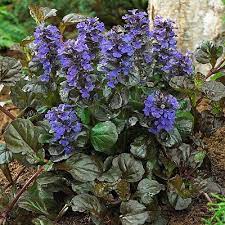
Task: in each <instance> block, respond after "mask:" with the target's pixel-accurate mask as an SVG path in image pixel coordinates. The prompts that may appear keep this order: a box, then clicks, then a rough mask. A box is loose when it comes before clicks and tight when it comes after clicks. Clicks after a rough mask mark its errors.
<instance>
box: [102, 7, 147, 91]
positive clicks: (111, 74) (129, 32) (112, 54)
mask: <svg viewBox="0 0 225 225" xmlns="http://www.w3.org/2000/svg"><path fill="white" fill-rule="evenodd" d="M123 19H124V20H125V25H124V27H120V26H118V27H114V28H113V29H111V30H110V31H109V32H107V34H106V38H105V39H103V42H102V44H101V52H102V61H101V66H102V70H103V71H104V72H105V73H106V80H107V84H108V86H109V87H110V88H114V87H115V85H116V84H118V83H120V82H121V81H122V80H124V79H126V77H127V76H128V75H129V73H131V72H132V70H133V69H134V66H135V59H136V58H137V57H135V55H136V54H137V52H139V53H140V52H144V50H143V49H142V47H143V46H145V45H146V42H147V37H149V35H150V31H149V24H148V17H147V13H145V12H139V11H137V10H130V11H129V14H127V15H125V16H124V17H123ZM140 58H141V57H139V59H140Z"/></svg>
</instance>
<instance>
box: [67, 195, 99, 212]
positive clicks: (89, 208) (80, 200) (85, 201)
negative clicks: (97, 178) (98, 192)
mask: <svg viewBox="0 0 225 225" xmlns="http://www.w3.org/2000/svg"><path fill="white" fill-rule="evenodd" d="M71 206H72V210H73V211H74V212H89V213H91V214H92V215H99V214H100V213H101V212H102V210H103V208H102V205H101V204H100V202H99V201H98V199H97V198H96V197H95V196H93V195H89V194H80V195H77V196H75V197H74V198H73V199H72V200H71Z"/></svg>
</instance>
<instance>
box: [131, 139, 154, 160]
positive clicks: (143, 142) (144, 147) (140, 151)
mask: <svg viewBox="0 0 225 225" xmlns="http://www.w3.org/2000/svg"><path fill="white" fill-rule="evenodd" d="M130 152H131V153H132V154H133V155H134V156H135V157H137V158H140V159H144V158H146V157H152V155H154V152H155V142H154V140H153V139H152V138H151V137H149V136H147V135H142V136H139V137H137V138H135V139H134V142H132V143H131V145H130Z"/></svg>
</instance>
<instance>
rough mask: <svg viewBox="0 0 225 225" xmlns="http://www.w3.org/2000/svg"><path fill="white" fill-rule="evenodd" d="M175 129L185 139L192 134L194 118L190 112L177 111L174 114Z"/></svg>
mask: <svg viewBox="0 0 225 225" xmlns="http://www.w3.org/2000/svg"><path fill="white" fill-rule="evenodd" d="M175 126H176V128H177V129H178V131H179V133H180V134H181V136H182V137H187V136H188V135H190V134H191V133H192V132H193V128H194V116H193V115H192V114H191V112H187V111H178V112H177V113H176V124H175Z"/></svg>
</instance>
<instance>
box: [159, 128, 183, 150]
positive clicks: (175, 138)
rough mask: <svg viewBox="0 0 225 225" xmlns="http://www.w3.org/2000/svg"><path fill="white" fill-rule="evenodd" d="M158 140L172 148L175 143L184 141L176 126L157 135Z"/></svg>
mask: <svg viewBox="0 0 225 225" xmlns="http://www.w3.org/2000/svg"><path fill="white" fill-rule="evenodd" d="M157 140H158V141H159V143H160V144H161V145H163V146H165V147H168V148H171V147H173V146H174V145H178V144H180V143H181V142H182V138H181V136H180V133H179V131H178V130H177V128H174V129H173V130H172V131H170V132H162V133H161V134H159V135H157Z"/></svg>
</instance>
